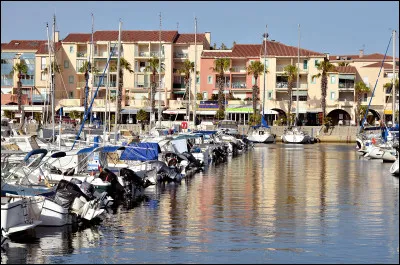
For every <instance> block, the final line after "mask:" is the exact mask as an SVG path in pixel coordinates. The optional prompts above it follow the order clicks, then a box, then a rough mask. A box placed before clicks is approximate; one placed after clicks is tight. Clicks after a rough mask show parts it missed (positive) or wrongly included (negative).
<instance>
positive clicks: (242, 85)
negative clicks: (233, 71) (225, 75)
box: [232, 82, 247, 88]
mask: <svg viewBox="0 0 400 265" xmlns="http://www.w3.org/2000/svg"><path fill="white" fill-rule="evenodd" d="M232 88H247V84H246V83H244V82H233V83H232Z"/></svg>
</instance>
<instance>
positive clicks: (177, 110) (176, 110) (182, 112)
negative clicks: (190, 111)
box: [163, 109, 186, 114]
mask: <svg viewBox="0 0 400 265" xmlns="http://www.w3.org/2000/svg"><path fill="white" fill-rule="evenodd" d="M163 113H165V114H186V109H167V110H164V111H163Z"/></svg>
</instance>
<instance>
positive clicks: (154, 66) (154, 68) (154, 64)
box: [145, 57, 164, 113]
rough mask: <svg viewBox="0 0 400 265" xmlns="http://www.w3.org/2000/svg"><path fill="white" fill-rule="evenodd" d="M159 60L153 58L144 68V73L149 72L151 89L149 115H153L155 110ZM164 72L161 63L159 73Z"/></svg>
mask: <svg viewBox="0 0 400 265" xmlns="http://www.w3.org/2000/svg"><path fill="white" fill-rule="evenodd" d="M159 62H160V60H159V59H158V58H157V57H153V58H151V59H150V60H149V65H148V66H146V68H145V71H146V72H151V88H150V91H149V99H150V102H151V113H154V111H155V108H156V102H155V94H156V88H157V82H156V74H157V73H158V71H159V69H158V68H159V66H160V64H159ZM163 71H164V65H163V63H161V72H163Z"/></svg>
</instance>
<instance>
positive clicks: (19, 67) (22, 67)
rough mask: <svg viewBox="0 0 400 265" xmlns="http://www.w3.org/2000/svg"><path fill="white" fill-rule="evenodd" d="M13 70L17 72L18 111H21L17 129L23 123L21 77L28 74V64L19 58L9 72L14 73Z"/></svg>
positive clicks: (21, 126) (20, 127)
mask: <svg viewBox="0 0 400 265" xmlns="http://www.w3.org/2000/svg"><path fill="white" fill-rule="evenodd" d="M14 71H16V72H18V82H17V95H18V96H17V97H18V112H19V113H21V120H20V126H19V129H22V128H23V126H24V123H25V112H24V111H22V82H21V77H22V74H28V66H27V65H26V63H25V61H24V60H23V59H21V60H20V62H19V63H16V64H15V65H14V66H13V68H12V70H11V72H10V74H14Z"/></svg>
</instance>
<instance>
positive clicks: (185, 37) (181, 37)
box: [174, 33, 207, 43]
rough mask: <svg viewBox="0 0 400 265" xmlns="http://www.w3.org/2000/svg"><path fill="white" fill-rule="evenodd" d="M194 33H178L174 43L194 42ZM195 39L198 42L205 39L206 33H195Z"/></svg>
mask: <svg viewBox="0 0 400 265" xmlns="http://www.w3.org/2000/svg"><path fill="white" fill-rule="evenodd" d="M194 35H195V34H186V33H185V34H178V36H177V38H176V40H175V41H174V43H194ZM196 41H197V42H198V43H200V42H203V43H204V42H205V41H207V39H206V35H205V34H204V33H197V36H196Z"/></svg>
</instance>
